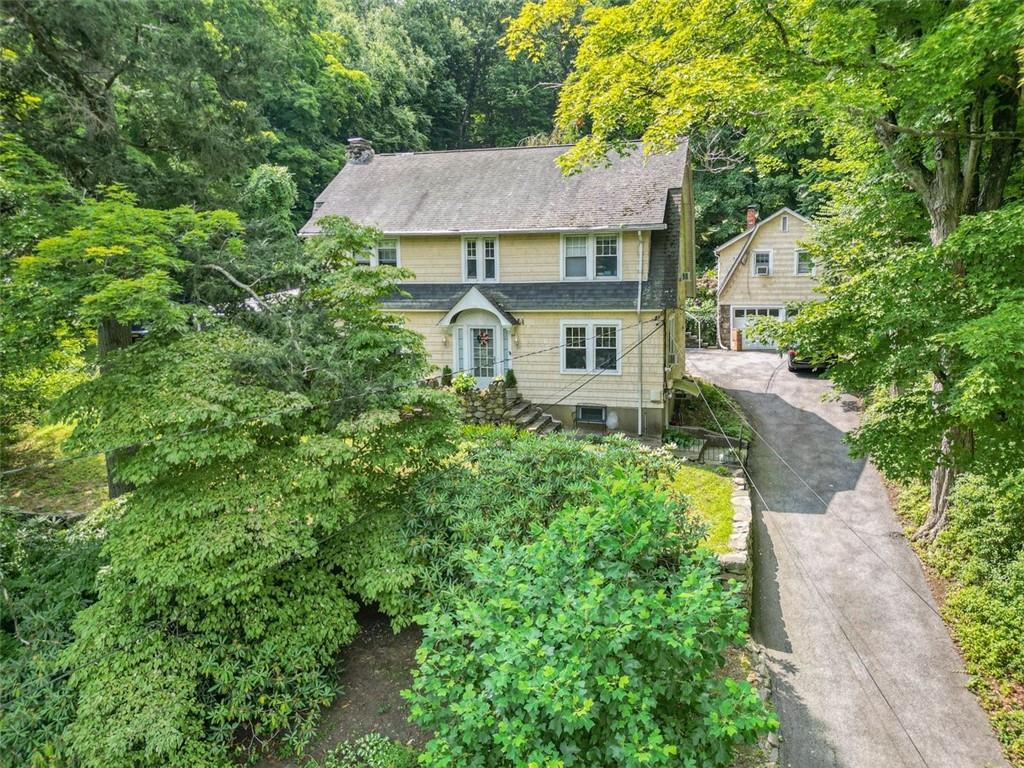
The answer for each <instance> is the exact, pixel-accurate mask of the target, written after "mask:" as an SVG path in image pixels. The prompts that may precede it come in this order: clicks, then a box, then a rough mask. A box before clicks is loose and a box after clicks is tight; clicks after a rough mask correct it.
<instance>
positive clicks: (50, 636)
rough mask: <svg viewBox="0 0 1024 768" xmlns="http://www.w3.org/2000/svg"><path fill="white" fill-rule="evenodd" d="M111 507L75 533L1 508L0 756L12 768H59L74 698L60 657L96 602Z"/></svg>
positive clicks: (64, 758)
mask: <svg viewBox="0 0 1024 768" xmlns="http://www.w3.org/2000/svg"><path fill="white" fill-rule="evenodd" d="M116 514H117V510H116V507H115V508H111V509H110V510H107V511H104V512H102V513H96V514H94V515H93V516H92V518H91V519H90V520H89V521H87V522H83V523H79V524H77V525H75V526H73V527H64V526H57V525H55V524H53V523H51V522H49V521H47V520H43V519H35V520H33V519H29V518H22V517H19V516H18V515H16V514H14V513H13V511H12V509H10V508H8V507H5V506H0V628H2V631H0V691H2V692H3V706H2V707H0V754H2V755H4V760H5V761H6V760H9V761H10V762H9V763H5V764H9V765H24V766H43V765H46V766H60V765H64V764H66V761H67V740H66V735H65V731H66V729H67V727H68V725H69V724H70V723H71V721H72V720H73V719H74V717H75V697H74V694H73V692H72V691H71V690H70V689H69V688H68V687H67V686H66V685H64V684H63V681H62V678H63V677H66V674H65V671H64V664H63V662H62V660H61V653H62V652H63V650H64V649H65V648H66V647H67V645H68V644H69V643H70V642H71V639H72V637H73V634H72V629H71V625H72V622H73V621H74V618H75V616H76V615H77V613H78V611H80V610H81V609H82V608H84V607H85V606H87V605H89V604H90V603H91V602H93V600H95V597H96V595H95V578H96V571H97V569H98V568H99V566H100V564H101V563H103V562H104V561H105V558H104V557H103V556H102V554H101V551H100V550H101V545H102V533H103V524H104V523H105V522H106V521H107V520H109V519H111V518H112V517H113V516H116Z"/></svg>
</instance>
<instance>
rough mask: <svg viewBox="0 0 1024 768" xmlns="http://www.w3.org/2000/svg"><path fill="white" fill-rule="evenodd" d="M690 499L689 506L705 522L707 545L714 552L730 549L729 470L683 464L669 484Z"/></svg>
mask: <svg viewBox="0 0 1024 768" xmlns="http://www.w3.org/2000/svg"><path fill="white" fill-rule="evenodd" d="M671 488H672V490H674V491H678V492H679V493H682V494H683V495H685V496H686V497H687V498H688V499H689V500H690V508H691V509H692V510H694V511H695V512H696V513H697V514H698V515H699V516H700V517H701V519H703V520H704V521H705V522H706V523H707V524H708V537H707V544H708V546H709V547H710V548H711V550H712V551H713V552H716V553H718V554H722V553H723V552H728V551H729V536H730V534H731V533H732V478H731V476H730V473H729V470H728V469H725V468H722V467H719V468H712V467H702V466H697V465H695V464H682V465H681V466H680V467H679V471H678V472H677V473H676V477H675V480H673V482H672V484H671Z"/></svg>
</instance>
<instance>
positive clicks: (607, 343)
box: [561, 320, 622, 375]
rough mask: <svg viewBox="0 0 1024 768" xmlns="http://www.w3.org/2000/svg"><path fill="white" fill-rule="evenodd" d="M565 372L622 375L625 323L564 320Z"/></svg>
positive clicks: (563, 358)
mask: <svg viewBox="0 0 1024 768" xmlns="http://www.w3.org/2000/svg"><path fill="white" fill-rule="evenodd" d="M561 332H562V335H561V338H562V361H561V363H562V364H561V372H562V373H598V372H600V373H602V374H609V375H618V374H620V373H622V361H621V359H620V358H621V357H622V321H620V320H563V321H562V323H561Z"/></svg>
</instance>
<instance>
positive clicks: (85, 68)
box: [0, 0, 571, 217]
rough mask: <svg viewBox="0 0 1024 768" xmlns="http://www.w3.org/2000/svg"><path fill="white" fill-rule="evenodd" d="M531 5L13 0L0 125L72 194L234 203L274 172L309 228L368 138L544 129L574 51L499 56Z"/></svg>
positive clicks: (386, 146) (3, 35) (447, 137)
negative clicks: (260, 176)
mask: <svg viewBox="0 0 1024 768" xmlns="http://www.w3.org/2000/svg"><path fill="white" fill-rule="evenodd" d="M520 6H521V0H487V2H472V3H450V2H446V1H445V0H415V1H414V2H408V3H401V4H395V3H391V2H388V1H387V0H369V1H363V0H273V2H261V3H236V2H225V1H223V0H217V1H216V2H200V0H187V2H179V1H178V0H173V1H172V0H133V1H132V2H129V3H122V2H109V1H108V0H88V2H78V3H70V4H69V3H65V2H61V1H60V0H43V1H42V2H34V3H13V2H12V3H7V4H6V5H5V6H4V12H5V17H6V23H5V24H4V25H3V27H2V28H0V51H2V52H3V61H4V66H3V68H2V69H0V120H2V121H3V124H4V125H5V126H6V129H7V130H15V131H17V132H18V133H19V134H20V135H21V136H23V137H24V138H25V139H26V140H27V141H28V142H29V143H30V145H31V146H32V147H33V149H35V150H36V151H38V152H40V153H41V154H43V155H44V156H46V157H47V158H48V159H49V160H51V161H53V162H54V163H56V164H57V166H58V167H59V168H60V169H61V170H62V171H63V172H64V173H65V174H66V176H67V177H68V178H69V179H70V180H71V182H72V184H73V185H74V186H75V187H76V188H81V189H85V190H88V191H93V190H95V189H97V188H98V187H100V186H102V185H105V184H110V183H114V182H117V183H122V184H125V185H126V186H128V187H129V188H131V189H132V190H133V191H134V192H135V193H136V194H138V195H139V199H140V200H141V202H142V203H143V205H145V206H152V207H173V206H175V205H179V204H182V203H196V204H199V205H201V206H227V207H232V208H234V207H235V203H236V202H237V194H238V192H237V187H238V185H239V184H240V182H241V180H242V179H243V178H244V177H245V174H246V173H247V172H248V170H249V169H251V168H253V167H255V166H256V165H259V164H260V163H268V162H269V163H276V164H279V165H283V166H285V167H287V168H288V169H289V171H290V172H291V173H292V174H293V176H294V178H295V179H296V181H297V184H298V189H299V196H298V202H299V208H298V210H299V216H300V217H301V216H303V215H305V214H308V212H309V210H310V207H311V205H312V200H313V197H314V196H315V195H316V194H318V193H319V191H320V190H321V189H322V188H323V186H324V185H325V184H326V182H327V181H328V180H329V178H330V177H331V176H332V175H333V174H334V173H336V172H337V170H338V168H339V167H340V166H341V165H342V163H343V162H344V144H345V141H346V140H347V138H348V137H349V136H351V135H359V134H362V135H364V136H367V137H368V138H370V139H371V140H372V141H374V143H375V144H376V146H377V148H378V150H383V151H394V150H410V149H427V148H437V149H447V148H457V147H467V146H492V145H495V144H498V145H508V144H515V143H517V142H518V141H520V140H522V139H524V138H527V137H529V136H531V135H533V134H536V133H545V132H548V131H550V129H551V115H552V111H553V108H554V102H555V98H556V97H555V93H556V92H555V91H554V90H552V88H550V87H545V85H544V84H545V83H547V84H557V83H558V82H560V81H561V80H562V78H563V77H564V74H565V72H566V65H567V62H568V61H569V60H571V51H567V52H566V53H565V54H564V57H554V58H552V59H551V60H548V61H545V62H543V63H531V62H524V61H521V62H514V61H510V60H509V59H508V58H507V57H506V56H505V55H504V53H503V51H502V50H501V49H500V48H499V47H498V45H497V40H498V38H499V37H500V36H501V34H502V32H503V29H504V25H503V20H504V19H506V18H507V17H509V16H514V15H515V14H516V12H517V11H518V10H519V7H520Z"/></svg>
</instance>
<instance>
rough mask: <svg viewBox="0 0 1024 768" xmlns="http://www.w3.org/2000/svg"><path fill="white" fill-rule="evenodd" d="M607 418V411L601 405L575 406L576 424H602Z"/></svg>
mask: <svg viewBox="0 0 1024 768" xmlns="http://www.w3.org/2000/svg"><path fill="white" fill-rule="evenodd" d="M607 418H608V409H607V408H605V407H604V406H603V405H577V406H576V423H577V424H604V423H605V421H607Z"/></svg>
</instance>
